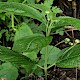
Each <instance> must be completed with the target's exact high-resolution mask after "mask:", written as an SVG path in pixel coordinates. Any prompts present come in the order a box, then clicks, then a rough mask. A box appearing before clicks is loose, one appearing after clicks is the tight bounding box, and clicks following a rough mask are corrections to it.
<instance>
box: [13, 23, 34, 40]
mask: <svg viewBox="0 0 80 80" xmlns="http://www.w3.org/2000/svg"><path fill="white" fill-rule="evenodd" d="M32 34H33V32H32V30H31V29H30V27H29V26H28V25H26V24H25V23H24V22H23V23H21V24H20V25H18V29H17V30H16V34H15V39H14V40H15V41H16V40H19V39H21V38H23V37H26V36H29V35H32Z"/></svg>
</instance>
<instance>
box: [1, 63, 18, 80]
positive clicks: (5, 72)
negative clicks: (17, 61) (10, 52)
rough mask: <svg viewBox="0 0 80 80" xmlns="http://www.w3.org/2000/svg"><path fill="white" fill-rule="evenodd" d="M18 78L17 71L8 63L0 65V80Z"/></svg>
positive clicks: (14, 79)
mask: <svg viewBox="0 0 80 80" xmlns="http://www.w3.org/2000/svg"><path fill="white" fill-rule="evenodd" d="M17 77H18V69H17V68H16V67H14V66H13V65H11V64H10V63H3V64H2V65H0V78H6V79H8V80H16V79H17Z"/></svg>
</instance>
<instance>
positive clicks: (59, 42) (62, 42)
mask: <svg viewBox="0 0 80 80" xmlns="http://www.w3.org/2000/svg"><path fill="white" fill-rule="evenodd" d="M63 42H64V40H62V41H61V42H59V43H57V44H56V45H55V47H56V46H58V45H59V44H61V43H63Z"/></svg>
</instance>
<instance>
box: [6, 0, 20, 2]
mask: <svg viewBox="0 0 80 80" xmlns="http://www.w3.org/2000/svg"><path fill="white" fill-rule="evenodd" d="M20 1H21V0H8V1H7V2H20Z"/></svg>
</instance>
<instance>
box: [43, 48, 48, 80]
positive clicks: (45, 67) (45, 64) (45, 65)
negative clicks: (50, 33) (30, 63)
mask: <svg viewBox="0 0 80 80" xmlns="http://www.w3.org/2000/svg"><path fill="white" fill-rule="evenodd" d="M46 52H48V47H46ZM47 54H48V53H45V63H44V72H45V80H47Z"/></svg>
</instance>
